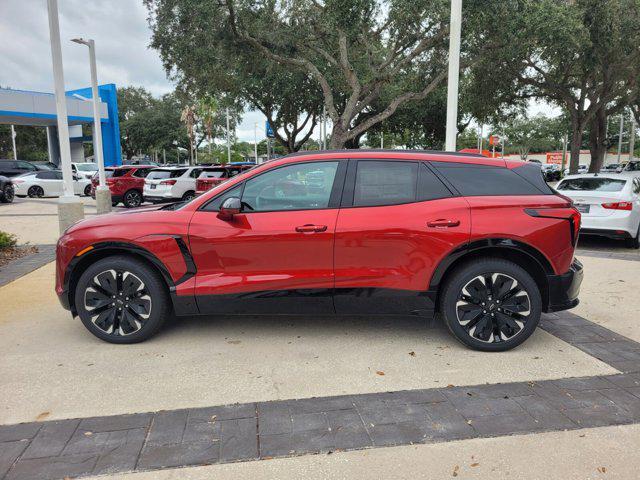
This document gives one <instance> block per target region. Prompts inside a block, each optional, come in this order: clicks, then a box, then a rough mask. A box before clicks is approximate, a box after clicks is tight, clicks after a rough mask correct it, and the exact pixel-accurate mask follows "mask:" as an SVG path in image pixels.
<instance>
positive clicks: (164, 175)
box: [147, 169, 185, 180]
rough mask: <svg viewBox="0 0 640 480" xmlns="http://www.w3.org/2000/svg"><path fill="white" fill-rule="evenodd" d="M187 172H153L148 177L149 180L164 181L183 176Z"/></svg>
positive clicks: (181, 170)
mask: <svg viewBox="0 0 640 480" xmlns="http://www.w3.org/2000/svg"><path fill="white" fill-rule="evenodd" d="M184 172H185V170H183V169H180V170H151V172H149V175H147V180H164V179H165V178H177V177H179V176H181V175H182V174H183V173H184Z"/></svg>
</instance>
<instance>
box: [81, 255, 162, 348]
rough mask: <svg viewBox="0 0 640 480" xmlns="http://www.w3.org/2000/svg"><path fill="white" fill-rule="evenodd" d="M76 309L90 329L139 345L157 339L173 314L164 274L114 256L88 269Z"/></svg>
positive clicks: (101, 335)
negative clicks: (156, 336) (161, 328)
mask: <svg viewBox="0 0 640 480" xmlns="http://www.w3.org/2000/svg"><path fill="white" fill-rule="evenodd" d="M74 301H75V307H76V311H77V312H78V315H79V317H80V320H82V323H83V324H84V326H85V327H87V329H88V330H89V331H90V332H91V333H93V334H94V335H95V336H96V337H98V338H100V339H101V340H105V341H107V342H110V343H137V342H141V341H143V340H146V339H148V338H149V337H151V336H153V335H154V334H155V333H156V332H157V331H158V330H159V329H160V327H161V326H162V324H163V323H164V321H165V319H166V318H167V316H168V315H169V312H170V311H171V306H170V303H169V297H168V294H167V290H166V287H165V284H164V282H163V280H162V278H161V277H160V275H159V274H158V273H157V272H156V271H155V270H154V269H152V268H151V267H149V266H148V265H146V264H144V263H143V262H141V261H140V260H137V259H135V258H130V257H126V256H120V255H118V256H111V257H106V258H103V259H101V260H98V261H97V262H95V263H94V264H92V265H91V266H90V267H89V268H87V270H85V271H84V272H83V273H82V275H81V276H80V279H79V281H78V283H77V285H76V289H75V297H74Z"/></svg>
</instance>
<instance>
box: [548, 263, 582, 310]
mask: <svg viewBox="0 0 640 480" xmlns="http://www.w3.org/2000/svg"><path fill="white" fill-rule="evenodd" d="M583 276H584V274H583V267H582V263H580V261H579V260H577V259H574V260H573V263H572V264H571V267H570V268H569V271H568V272H566V273H563V274H562V275H547V280H548V283H549V304H548V305H547V308H546V310H545V311H546V312H557V311H560V310H567V309H569V308H573V307H575V306H576V305H578V303H579V301H580V300H579V299H578V295H579V294H580V285H581V284H582V277H583Z"/></svg>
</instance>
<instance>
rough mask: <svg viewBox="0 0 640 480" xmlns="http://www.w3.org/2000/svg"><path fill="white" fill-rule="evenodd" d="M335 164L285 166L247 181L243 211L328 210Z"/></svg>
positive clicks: (311, 163) (243, 197)
mask: <svg viewBox="0 0 640 480" xmlns="http://www.w3.org/2000/svg"><path fill="white" fill-rule="evenodd" d="M337 170H338V162H310V163H299V164H294V165H287V166H285V167H280V168H275V169H273V170H270V171H268V172H265V173H263V174H262V175H258V176H257V177H253V178H251V179H249V180H247V182H246V185H245V188H244V193H243V194H242V203H243V205H244V207H245V211H247V212H250V211H256V212H260V211H279V210H312V209H319V208H327V207H328V206H329V199H330V198H331V190H332V188H333V180H334V178H335V176H336V171H337Z"/></svg>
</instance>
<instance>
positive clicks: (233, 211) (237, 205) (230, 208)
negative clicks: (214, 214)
mask: <svg viewBox="0 0 640 480" xmlns="http://www.w3.org/2000/svg"><path fill="white" fill-rule="evenodd" d="M240 210H242V202H241V201H240V199H239V198H238V197H229V198H227V199H226V200H225V201H224V202H222V205H220V212H219V213H218V218H219V219H220V220H231V219H232V218H233V216H234V215H237V214H238V213H240Z"/></svg>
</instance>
